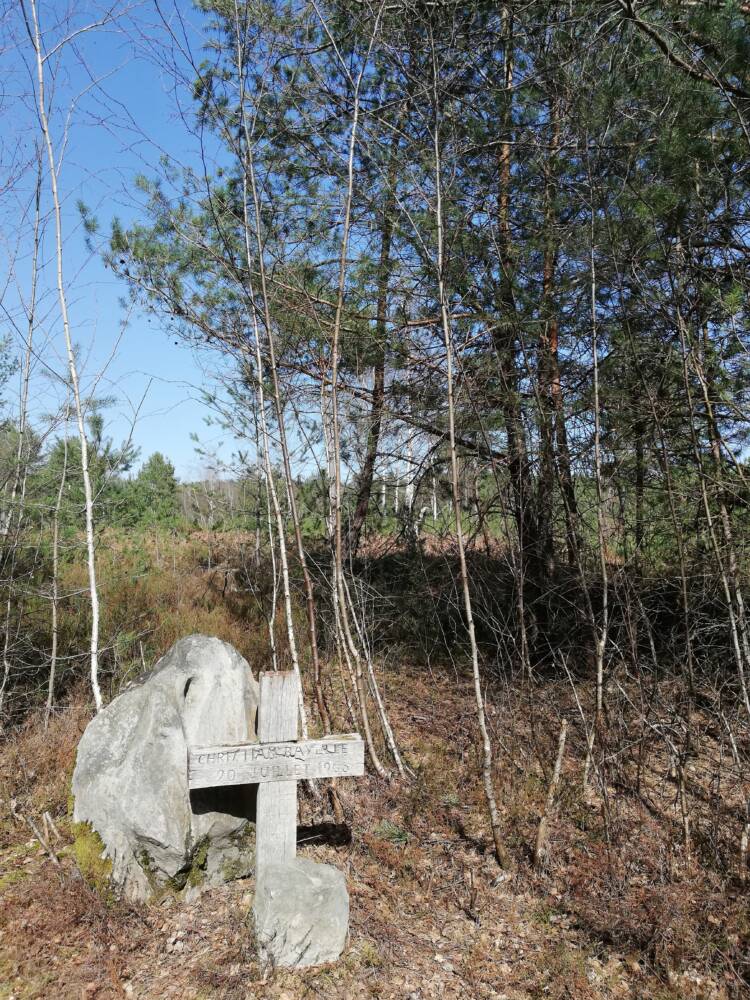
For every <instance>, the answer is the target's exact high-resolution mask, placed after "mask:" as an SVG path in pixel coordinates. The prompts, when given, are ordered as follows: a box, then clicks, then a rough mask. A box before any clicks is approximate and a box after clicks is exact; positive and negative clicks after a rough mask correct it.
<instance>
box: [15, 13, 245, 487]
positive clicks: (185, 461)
mask: <svg viewBox="0 0 750 1000" xmlns="http://www.w3.org/2000/svg"><path fill="white" fill-rule="evenodd" d="M13 6H14V7H15V5H13ZM85 6H86V9H82V8H81V7H80V6H77V7H76V8H75V14H74V15H73V18H72V19H69V20H67V22H66V23H65V24H62V23H61V24H58V23H56V22H57V21H58V20H59V19H60V15H61V12H62V11H63V9H64V8H63V6H62V5H61V4H60V3H59V2H57V0H53V2H52V3H46V4H44V3H43V4H42V5H41V7H40V18H41V22H42V28H43V30H45V33H46V38H45V41H46V46H47V49H48V50H49V49H50V48H51V47H52V45H54V44H55V43H56V42H57V41H58V40H59V38H61V37H62V36H63V34H66V33H67V32H69V31H70V28H71V26H72V27H78V26H81V25H83V24H86V23H90V22H91V21H94V20H97V19H98V17H99V16H100V11H99V9H98V8H97V7H96V5H94V4H91V5H89V4H88V3H87V4H86V5H85ZM179 9H180V11H181V13H182V14H183V16H184V17H185V18H186V19H188V20H189V21H190V22H192V28H191V27H190V25H188V31H189V32H190V31H191V30H192V31H193V34H192V42H191V43H194V44H195V45H199V44H200V36H199V31H198V29H199V24H200V15H199V14H198V13H197V12H194V11H193V10H192V7H191V6H190V5H189V4H187V3H182V2H180V3H179ZM6 16H7V18H8V19H9V21H8V22H6V24H5V26H4V27H5V28H6V34H7V36H10V37H11V38H12V44H11V45H8V44H6V45H5V46H4V51H3V52H2V53H0V72H2V73H3V75H4V79H5V80H6V81H8V87H7V92H6V95H5V106H4V108H3V109H2V110H3V117H4V128H5V129H6V132H5V137H4V139H3V140H2V147H0V163H2V164H3V165H7V163H8V162H10V161H11V160H15V162H16V163H21V164H23V163H24V162H25V161H27V160H29V159H30V158H31V151H32V149H33V141H34V139H35V137H36V134H37V130H38V123H37V119H36V117H35V113H34V107H33V97H32V95H31V87H32V83H31V80H30V78H29V72H28V66H31V60H32V56H33V53H32V50H31V47H30V43H29V40H28V37H27V36H26V35H25V34H24V29H23V22H22V20H21V18H20V14H19V13H18V11H15V12H11V13H10V14H8V15H6ZM155 16H156V15H155V13H154V8H153V6H152V5H150V4H149V5H142V6H135V7H134V8H132V9H131V13H130V14H129V15H128V17H127V19H124V18H123V19H121V21H120V22H119V23H117V24H114V25H110V26H107V27H103V28H102V27H100V28H96V29H94V30H92V31H91V32H90V33H87V34H84V35H80V36H78V38H77V39H76V42H75V44H74V45H70V46H67V47H66V48H65V49H63V50H62V54H61V58H60V59H59V61H57V62H56V63H55V65H54V73H55V76H56V82H55V92H54V101H53V106H52V117H51V122H52V126H53V130H54V134H55V138H56V141H57V144H58V150H59V148H60V144H61V140H62V135H63V127H64V123H65V121H66V119H68V116H70V117H69V119H68V120H69V128H68V140H67V144H66V146H65V152H64V157H63V159H62V166H61V170H60V177H59V183H60V188H61V193H62V196H63V199H64V222H63V227H64V232H65V278H66V283H67V286H68V294H69V309H70V317H71V325H72V329H73V337H74V340H75V342H76V344H77V345H78V349H79V356H80V363H81V370H82V383H83V385H84V387H85V389H86V391H90V390H91V389H92V387H93V385H94V382H96V388H95V395H97V396H109V397H113V398H114V402H113V404H112V405H111V406H109V407H108V408H107V410H106V411H105V418H106V425H107V433H108V435H109V436H111V437H112V438H113V439H114V440H115V442H119V441H121V440H122V439H124V438H126V437H128V436H129V435H130V434H131V433H132V439H133V441H134V443H135V444H136V445H137V446H138V447H139V448H140V449H141V458H146V457H147V456H148V455H149V454H150V453H151V452H153V451H156V450H159V451H162V452H163V453H165V454H166V455H167V456H168V457H169V458H170V459H171V460H172V461H173V462H174V463H175V466H176V468H177V473H178V475H179V476H180V477H181V478H187V479H190V478H195V477H196V476H198V475H200V474H201V472H202V469H203V467H204V464H205V463H204V462H203V460H201V459H200V458H198V457H197V456H196V454H195V450H194V449H195V445H194V442H193V441H192V440H191V433H198V434H199V436H200V438H201V441H202V442H203V443H204V444H206V445H207V446H208V447H211V448H217V449H219V452H220V455H221V456H222V457H223V458H225V459H226V460H228V459H229V458H230V456H231V452H232V448H233V443H232V440H231V436H228V435H227V434H226V432H223V433H222V432H220V430H219V429H218V428H217V427H215V426H214V427H209V426H206V423H205V420H206V417H208V416H209V415H210V412H209V410H208V409H207V408H206V406H205V405H204V403H203V402H202V401H201V399H200V394H201V389H202V388H203V387H210V386H211V384H212V379H213V377H214V376H215V374H216V372H217V371H218V370H219V369H220V367H221V365H222V360H221V358H219V357H218V356H217V355H215V354H211V353H208V352H207V353H205V354H202V355H200V356H199V355H196V354H194V353H191V351H190V350H189V349H188V348H187V347H186V346H185V345H183V344H182V343H180V344H179V345H178V344H176V343H175V340H174V337H170V336H169V335H168V334H167V332H166V331H165V330H164V329H163V328H162V326H161V324H160V323H159V321H158V320H157V319H154V318H149V317H147V316H144V315H141V314H138V313H135V314H132V315H128V316H127V324H126V326H125V327H124V328H123V325H122V324H123V321H124V320H125V318H126V311H125V310H124V309H123V307H122V304H121V300H122V299H123V298H124V297H125V293H126V290H125V288H124V287H123V285H122V284H121V282H119V281H118V280H117V279H116V278H115V277H114V276H113V275H112V274H111V272H109V271H108V270H107V269H106V268H105V267H104V266H103V264H102V262H101V260H100V259H99V258H98V256H96V255H93V256H92V254H91V252H90V251H89V249H87V246H86V238H85V233H84V231H83V228H82V225H81V222H80V217H79V212H78V209H77V203H78V202H79V201H84V202H85V204H86V205H87V206H88V208H89V209H90V211H91V212H92V213H93V214H94V215H95V216H96V218H97V219H98V221H99V223H100V235H101V236H102V237H106V234H107V233H108V231H109V225H110V222H111V219H112V218H113V217H114V216H115V215H117V216H119V217H120V218H122V219H123V220H124V221H126V222H128V221H130V220H132V219H133V218H135V217H137V215H138V207H137V195H136V193H135V192H134V184H133V182H134V179H135V177H136V176H137V175H138V174H139V173H144V174H146V175H149V174H152V173H154V171H155V167H156V164H157V163H158V159H159V156H160V155H162V154H163V153H167V154H169V155H170V156H173V157H175V158H176V159H177V160H178V161H179V162H181V163H183V164H191V163H192V164H194V163H196V162H197V161H196V149H195V146H194V140H192V139H191V137H190V135H189V131H188V129H187V128H186V127H185V123H184V122H183V121H182V120H181V118H180V108H179V102H178V100H176V94H175V92H174V89H173V84H172V79H171V75H170V73H169V72H167V71H165V70H164V69H163V68H160V67H159V65H157V63H156V62H155V61H154V60H153V59H152V58H151V57H150V51H149V50H150V48H151V42H154V43H158V44H160V45H163V43H164V42H165V41H167V38H168V36H167V35H166V33H165V32H164V30H163V27H162V26H160V25H158V24H157V23H156V22H155ZM10 19H13V20H12V22H11V21H10ZM181 30H182V29H181ZM149 40H151V42H150V41H149ZM162 51H167V52H168V51H169V48H168V45H167V46H166V47H163V48H162ZM49 66H50V69H52V68H53V65H52V60H50V64H49ZM32 68H33V67H32ZM181 99H182V100H184V101H185V107H184V109H183V111H184V112H185V113H189V94H187V93H183V94H182V98H181ZM7 177H8V171H7V170H6V178H7ZM34 179H35V174H34V171H33V170H32V169H31V168H29V169H28V170H26V171H25V172H22V173H21V176H20V177H16V178H15V180H14V183H13V185H12V186H11V188H10V189H9V190H7V191H5V193H4V194H3V195H2V198H3V205H2V209H1V210H0V212H1V216H0V225H2V229H3V237H2V239H3V242H2V244H0V253H2V255H3V259H2V260H1V261H0V277H1V278H2V282H3V287H5V286H6V280H7V276H8V274H9V273H10V274H11V276H12V277H13V278H14V281H15V283H16V288H17V289H20V294H21V295H24V296H25V295H27V294H28V287H29V285H28V283H29V277H30V251H31V231H32V227H31V221H30V217H29V215H28V212H27V208H28V204H29V201H30V196H31V191H32V189H33V184H34ZM5 187H6V184H5V182H3V184H2V188H5ZM0 190H2V189H0ZM43 197H44V202H45V206H46V207H47V209H48V208H49V198H48V184H47V179H46V178H45V182H44V186H43ZM24 213H26V214H24ZM52 234H53V226H52V220H51V218H49V219H48V220H47V227H46V237H45V242H44V245H43V260H44V269H43V272H42V278H41V285H40V296H39V310H38V315H39V316H40V317H43V319H42V320H41V322H40V331H39V332H38V333H37V335H36V337H37V344H38V347H39V356H38V357H37V360H36V362H35V374H34V379H33V382H32V407H31V409H32V414H34V416H35V417H36V418H37V419H41V416H42V415H43V414H45V413H50V412H52V411H53V410H54V409H55V406H56V404H59V398H60V391H61V390H60V385H59V383H55V380H54V378H53V379H50V378H49V376H45V374H44V372H45V369H47V370H48V369H49V368H52V369H55V370H57V371H64V368H65V361H64V341H63V331H62V328H61V327H60V324H59V320H58V318H57V303H56V296H55V291H54V243H53V240H52ZM14 281H11V284H10V286H9V287H6V292H5V295H4V299H3V301H4V305H5V308H6V309H7V313H6V317H5V318H6V320H8V317H9V315H10V316H13V317H15V319H16V321H17V322H18V323H19V327H20V329H21V331H22V332H23V330H24V326H23V321H22V317H21V314H20V311H19V308H18V307H19V298H18V291H15V290H14ZM6 329H9V330H11V333H12V335H13V336H14V337H15V341H14V342H15V345H16V347H17V346H18V343H19V340H20V338H19V336H18V334H17V333H13V331H12V324H11V323H7V325H6ZM45 338H46V341H45ZM16 383H17V379H15V378H14V379H12V380H11V383H10V386H9V387H8V390H7V391H6V397H7V396H10V403H9V405H10V406H11V408H12V405H13V397H14V395H15V394H16ZM136 414H137V419H136ZM221 442H223V446H222V447H219V445H220V443H221Z"/></svg>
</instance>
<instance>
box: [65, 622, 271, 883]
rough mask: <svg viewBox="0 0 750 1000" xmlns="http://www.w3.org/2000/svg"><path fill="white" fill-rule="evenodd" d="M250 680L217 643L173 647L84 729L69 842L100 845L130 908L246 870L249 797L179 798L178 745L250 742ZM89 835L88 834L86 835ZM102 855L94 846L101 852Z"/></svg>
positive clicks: (219, 792) (250, 860)
mask: <svg viewBox="0 0 750 1000" xmlns="http://www.w3.org/2000/svg"><path fill="white" fill-rule="evenodd" d="M257 709H258V684H257V683H256V681H255V679H254V678H253V675H252V673H251V671H250V667H249V665H248V663H247V661H246V660H245V659H243V657H242V656H240V654H239V653H238V652H237V650H236V649H234V648H233V647H232V646H230V645H229V644H228V643H226V642H222V641H221V640H219V639H213V638H209V637H208V636H203V635H191V636H189V637H188V638H186V639H181V640H180V641H179V642H177V643H175V645H174V646H173V647H172V648H171V649H170V650H169V652H168V653H167V654H166V655H165V656H163V657H162V659H161V660H159V662H158V663H157V664H156V666H155V668H154V669H153V671H151V672H150V673H149V674H146V675H144V676H143V677H141V678H139V679H138V680H137V681H136V682H134V683H133V684H132V685H131V686H129V687H128V688H126V690H125V691H124V692H123V693H122V694H120V695H119V696H118V697H117V698H115V699H114V701H112V702H111V703H110V704H109V705H107V707H106V708H105V709H104V710H103V711H101V712H99V714H98V715H96V716H95V717H94V718H93V719H92V720H91V722H90V723H89V724H88V726H87V727H86V731H85V732H84V734H83V737H82V739H81V742H80V744H79V746H78V756H77V759H76V766H75V771H74V772H73V788H72V790H73V796H74V799H75V807H74V812H73V819H74V821H75V822H76V823H79V824H88V826H86V827H78V828H77V829H78V832H79V836H82V837H83V836H86V834H87V833H88V832H89V828H91V829H92V830H93V831H95V833H96V834H98V837H99V838H101V844H103V847H104V854H105V856H106V858H108V859H109V862H111V879H112V881H113V882H114V883H115V885H117V886H119V887H120V888H121V889H122V891H123V892H124V894H125V895H126V896H127V897H128V898H130V899H135V900H143V899H147V898H148V897H150V896H151V895H152V894H154V893H156V892H158V891H159V890H161V889H163V888H165V887H173V888H177V889H181V888H184V887H185V886H188V887H189V889H190V890H191V891H193V892H194V891H196V890H198V889H199V888H201V887H203V886H210V885H217V884H220V883H221V882H224V881H227V880H228V879H230V878H237V877H240V876H243V875H247V874H249V873H250V872H251V871H252V870H253V867H254V856H255V822H254V820H255V796H254V789H250V788H248V787H247V786H245V787H242V786H236V787H227V788H216V789H212V788H209V789H202V790H200V791H193V792H192V793H191V792H190V791H189V790H188V784H187V750H188V746H200V745H204V746H205V745H207V744H213V745H215V744H220V743H237V742H246V741H254V740H255V739H256V737H255V720H256V714H257ZM94 839H96V838H94ZM100 847H101V845H100Z"/></svg>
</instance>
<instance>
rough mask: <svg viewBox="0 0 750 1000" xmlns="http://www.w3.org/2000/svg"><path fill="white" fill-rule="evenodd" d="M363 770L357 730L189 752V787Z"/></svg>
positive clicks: (362, 749) (333, 775)
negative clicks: (324, 736) (318, 738)
mask: <svg viewBox="0 0 750 1000" xmlns="http://www.w3.org/2000/svg"><path fill="white" fill-rule="evenodd" d="M364 773H365V745H364V742H363V740H362V739H361V737H360V736H359V735H358V734H357V733H346V734H345V735H343V736H327V737H326V738H325V739H322V740H299V741H284V742H282V743H243V744H239V745H237V746H214V747H194V748H192V749H191V750H190V751H189V753H188V785H189V786H190V788H214V787H216V786H221V785H255V784H263V783H265V782H269V781H304V780H305V779H306V778H336V777H345V776H358V775H363V774H364Z"/></svg>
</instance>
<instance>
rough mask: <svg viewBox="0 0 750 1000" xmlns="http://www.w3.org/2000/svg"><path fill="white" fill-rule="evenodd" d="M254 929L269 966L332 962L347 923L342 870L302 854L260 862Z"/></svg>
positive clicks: (261, 952)
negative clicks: (292, 857)
mask: <svg viewBox="0 0 750 1000" xmlns="http://www.w3.org/2000/svg"><path fill="white" fill-rule="evenodd" d="M253 914H254V917H255V933H256V937H257V940H258V947H259V950H260V955H261V958H262V960H263V961H264V963H265V964H266V965H269V966H272V967H280V966H285V967H296V968H299V967H301V966H306V965H322V964H323V963H324V962H335V961H336V959H337V958H338V957H339V956H340V955H341V952H342V951H343V950H344V945H345V943H346V935H347V931H348V928H349V893H348V892H347V890H346V880H345V878H344V875H343V873H342V872H340V871H338V869H336V868H333V867H332V866H331V865H320V864H316V863H315V862H314V861H310V860H308V859H307V858H296V859H295V860H294V861H289V862H284V863H281V864H268V865H264V866H263V868H262V869H261V870H259V871H258V874H257V877H256V889H255V902H254V904H253Z"/></svg>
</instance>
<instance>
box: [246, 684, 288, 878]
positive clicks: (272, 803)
mask: <svg viewBox="0 0 750 1000" xmlns="http://www.w3.org/2000/svg"><path fill="white" fill-rule="evenodd" d="M298 714H299V696H298V682H297V677H296V675H295V674H294V673H293V672H291V671H289V672H283V673H276V672H272V671H266V672H264V673H262V674H261V675H260V704H259V707H258V740H259V742H260V743H271V742H282V741H287V740H296V739H297V720H298ZM255 836H256V846H255V851H256V867H257V868H258V869H260V868H261V866H263V865H266V864H273V863H277V862H286V861H293V860H294V858H295V857H296V854H297V782H296V781H268V782H264V783H263V784H259V785H258V799H257V808H256V822H255Z"/></svg>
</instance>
